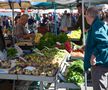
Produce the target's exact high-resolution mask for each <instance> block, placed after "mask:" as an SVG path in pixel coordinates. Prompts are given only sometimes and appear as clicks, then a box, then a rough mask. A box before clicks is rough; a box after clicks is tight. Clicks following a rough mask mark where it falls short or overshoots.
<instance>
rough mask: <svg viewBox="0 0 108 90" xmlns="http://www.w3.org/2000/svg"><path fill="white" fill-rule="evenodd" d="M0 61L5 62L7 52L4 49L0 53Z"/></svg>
mask: <svg viewBox="0 0 108 90" xmlns="http://www.w3.org/2000/svg"><path fill="white" fill-rule="evenodd" d="M0 60H7V51H6V50H5V49H4V50H3V51H0Z"/></svg>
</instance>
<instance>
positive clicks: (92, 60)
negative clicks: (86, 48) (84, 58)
mask: <svg viewBox="0 0 108 90" xmlns="http://www.w3.org/2000/svg"><path fill="white" fill-rule="evenodd" d="M90 63H91V65H93V66H94V65H96V57H95V56H94V55H92V56H91V59H90Z"/></svg>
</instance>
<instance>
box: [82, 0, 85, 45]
mask: <svg viewBox="0 0 108 90" xmlns="http://www.w3.org/2000/svg"><path fill="white" fill-rule="evenodd" d="M82 24H83V26H82V27H83V45H85V21H84V0H82Z"/></svg>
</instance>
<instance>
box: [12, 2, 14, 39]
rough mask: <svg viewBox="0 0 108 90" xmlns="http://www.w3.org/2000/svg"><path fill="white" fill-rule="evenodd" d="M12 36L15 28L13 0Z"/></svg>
mask: <svg viewBox="0 0 108 90" xmlns="http://www.w3.org/2000/svg"><path fill="white" fill-rule="evenodd" d="M12 19H13V20H12V21H13V22H12V37H13V30H14V2H12Z"/></svg>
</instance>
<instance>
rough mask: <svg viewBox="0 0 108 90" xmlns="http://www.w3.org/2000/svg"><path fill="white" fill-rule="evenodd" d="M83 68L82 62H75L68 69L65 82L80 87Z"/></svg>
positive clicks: (82, 79) (82, 80)
mask: <svg viewBox="0 0 108 90" xmlns="http://www.w3.org/2000/svg"><path fill="white" fill-rule="evenodd" d="M83 72H84V68H83V60H75V61H73V62H72V63H71V65H70V66H69V67H68V71H67V74H66V76H65V77H66V82H68V83H75V84H76V85H78V86H80V85H81V84H83V83H84V75H83Z"/></svg>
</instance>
